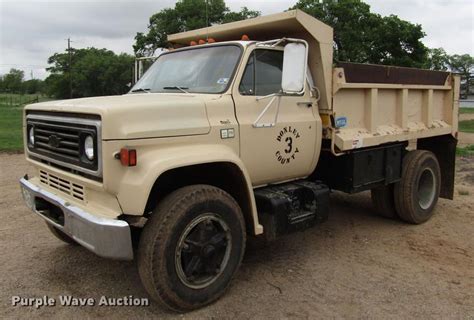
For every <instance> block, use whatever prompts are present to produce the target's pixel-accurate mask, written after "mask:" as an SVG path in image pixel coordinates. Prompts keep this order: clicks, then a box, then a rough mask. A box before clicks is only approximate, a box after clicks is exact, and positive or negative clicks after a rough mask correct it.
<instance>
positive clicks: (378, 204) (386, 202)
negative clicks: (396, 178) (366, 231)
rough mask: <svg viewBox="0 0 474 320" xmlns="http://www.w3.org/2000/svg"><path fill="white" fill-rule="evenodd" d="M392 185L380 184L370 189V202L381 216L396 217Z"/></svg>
mask: <svg viewBox="0 0 474 320" xmlns="http://www.w3.org/2000/svg"><path fill="white" fill-rule="evenodd" d="M393 188H394V186H393V184H389V185H387V186H380V187H377V188H374V189H372V190H371V195H372V203H373V204H374V207H375V211H376V212H377V214H379V215H380V216H382V217H385V218H390V219H394V218H397V217H398V215H397V210H396V208H395V199H394V190H393Z"/></svg>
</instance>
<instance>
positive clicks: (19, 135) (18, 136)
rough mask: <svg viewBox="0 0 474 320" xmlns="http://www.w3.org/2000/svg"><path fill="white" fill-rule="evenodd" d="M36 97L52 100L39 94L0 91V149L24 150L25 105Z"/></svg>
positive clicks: (41, 99)
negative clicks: (23, 120)
mask: <svg viewBox="0 0 474 320" xmlns="http://www.w3.org/2000/svg"><path fill="white" fill-rule="evenodd" d="M36 99H38V100H39V102H43V101H49V100H51V99H50V98H48V97H45V96H40V95H37V94H21V95H20V94H11V93H0V151H10V152H14V151H21V150H23V131H22V125H23V123H22V115H23V106H24V105H25V104H28V103H33V100H36Z"/></svg>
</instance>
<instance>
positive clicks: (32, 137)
mask: <svg viewBox="0 0 474 320" xmlns="http://www.w3.org/2000/svg"><path fill="white" fill-rule="evenodd" d="M28 141H29V142H30V144H31V145H34V144H35V127H31V128H30V130H29V131H28Z"/></svg>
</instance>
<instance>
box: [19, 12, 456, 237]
mask: <svg viewBox="0 0 474 320" xmlns="http://www.w3.org/2000/svg"><path fill="white" fill-rule="evenodd" d="M242 34H247V35H249V36H250V39H252V40H269V39H275V38H282V37H293V38H300V39H304V40H306V41H307V42H308V44H309V69H310V72H311V74H312V77H313V79H314V81H315V85H316V87H317V88H318V90H317V91H319V98H320V99H318V94H315V93H314V92H310V88H308V85H307V86H306V88H305V93H304V95H301V96H280V97H277V98H275V101H274V106H272V108H269V110H268V112H267V113H266V114H265V115H264V116H263V117H262V118H261V119H260V122H262V123H267V124H268V123H272V122H273V119H274V118H275V117H274V116H275V114H276V109H277V108H276V106H277V105H278V104H279V110H280V111H279V114H278V119H277V121H276V123H275V125H274V126H271V127H262V128H256V127H255V126H254V125H253V124H254V123H255V121H256V120H257V118H258V116H259V115H260V114H261V112H262V111H263V110H264V109H265V107H266V106H267V105H268V103H269V102H270V100H271V98H267V99H259V100H258V99H257V98H256V97H254V96H243V95H241V94H240V93H239V91H238V86H239V83H240V80H241V77H242V74H243V72H244V68H245V65H246V63H247V59H248V57H249V55H250V54H251V52H252V50H254V49H255V47H256V44H255V41H253V42H252V41H246V42H242V41H235V40H238V39H240V37H241V35H242ZM207 36H210V37H213V38H215V39H216V40H218V41H231V40H233V42H232V43H237V44H239V45H241V46H242V47H243V49H244V52H243V55H242V58H241V61H240V63H239V66H238V68H237V72H236V75H235V77H234V78H233V79H232V81H231V83H230V85H229V88H228V90H227V92H225V93H223V94H185V93H176V94H153V93H141V94H131V95H124V96H114V97H96V98H87V99H74V100H64V101H56V102H45V103H40V104H35V105H29V106H27V107H26V108H25V110H26V112H30V111H51V112H74V113H85V114H95V115H100V117H101V119H102V137H103V141H102V161H103V182H101V183H99V182H95V181H92V180H90V179H86V178H83V177H81V176H78V175H75V174H72V173H68V172H64V171H62V170H60V169H56V168H54V167H51V166H47V165H45V164H42V163H39V162H37V161H34V160H31V159H29V161H30V162H31V163H32V164H33V165H34V166H35V167H37V168H38V170H39V169H41V170H46V171H48V172H50V173H52V174H54V175H57V176H59V177H61V178H62V179H65V180H67V181H70V182H74V183H78V184H81V185H83V186H84V188H85V191H86V196H87V197H86V200H85V201H83V202H79V201H78V200H77V199H74V198H72V197H70V196H68V195H64V194H63V193H61V191H58V190H55V189H52V188H50V187H48V188H49V189H48V190H49V191H51V192H53V193H55V194H57V195H58V196H64V197H66V198H67V199H69V200H70V201H71V202H73V203H74V204H75V205H78V206H82V207H84V208H85V207H87V211H89V212H92V213H95V214H97V215H102V216H107V217H118V216H119V215H120V214H122V213H125V214H128V215H136V216H141V215H143V213H144V210H145V205H146V202H147V199H148V196H149V195H150V191H151V188H152V186H153V184H154V183H155V181H156V179H157V178H158V177H159V176H160V175H161V174H162V173H163V172H166V171H168V170H171V169H174V168H180V167H183V166H189V165H195V164H203V163H215V162H227V163H231V164H233V165H235V166H237V167H238V168H239V169H240V171H241V173H242V175H243V177H244V178H245V181H246V184H247V188H246V190H245V192H247V194H249V195H250V199H251V203H250V207H251V209H252V212H251V214H252V216H253V218H254V230H253V231H254V233H255V234H260V233H262V232H263V229H262V226H261V225H260V224H259V222H258V216H257V211H256V206H255V200H254V197H253V188H255V187H257V186H263V185H266V184H269V183H281V182H284V181H289V180H293V179H299V178H304V177H307V176H308V175H309V174H311V173H312V172H313V170H314V169H315V167H316V164H317V161H318V158H319V155H320V151H321V150H320V149H321V141H322V134H324V138H325V139H331V143H332V150H333V151H334V152H344V151H346V150H351V149H354V148H360V147H367V146H375V145H379V144H382V143H386V142H393V141H416V139H418V138H422V137H430V136H436V135H442V134H456V132H457V121H458V107H459V101H458V99H459V98H458V97H459V83H460V82H459V77H457V76H450V77H449V78H448V80H447V82H446V83H445V85H443V86H417V85H392V84H370V83H362V84H360V83H347V82H346V81H345V76H344V70H343V69H339V68H334V69H333V67H332V54H333V52H332V39H333V31H332V29H331V28H330V27H329V26H327V25H325V24H323V23H322V22H320V21H318V20H316V19H314V18H312V17H311V16H309V15H307V14H305V13H304V12H302V11H299V10H294V11H288V12H284V13H280V14H276V15H270V16H265V17H258V18H255V19H249V20H245V21H239V22H235V23H230V24H226V25H217V26H212V27H209V28H206V29H200V30H194V31H189V32H184V33H180V34H176V35H170V36H169V40H170V41H171V42H172V43H175V44H177V45H186V44H188V43H189V42H190V41H191V40H196V39H205V38H206V37H207ZM275 49H276V50H281V48H275ZM309 102H311V103H312V104H313V107H312V108H309V107H308V106H307V103H309ZM338 116H345V117H347V120H348V122H347V126H346V127H344V128H335V127H332V124H331V117H333V118H337V117H338ZM222 129H233V130H234V133H235V137H234V138H231V139H222V138H221V130H222ZM323 129H324V130H323ZM287 138H291V139H292V144H291V148H290V145H289V141H290V140H287ZM25 145H26V144H25ZM123 147H130V148H134V149H136V150H137V154H138V165H137V166H136V167H123V166H121V164H120V162H119V161H118V160H117V159H115V157H114V155H115V154H116V153H117V152H118V151H119V150H120V148H123ZM296 148H298V152H297V153H295V150H296ZM285 150H287V151H285ZM282 160H284V161H282ZM31 181H32V182H33V183H40V182H39V180H38V178H36V177H35V178H32V179H31Z"/></svg>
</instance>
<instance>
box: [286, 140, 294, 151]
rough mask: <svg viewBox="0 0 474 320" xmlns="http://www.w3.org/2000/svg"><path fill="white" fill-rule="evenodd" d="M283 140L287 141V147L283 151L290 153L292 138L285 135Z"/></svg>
mask: <svg viewBox="0 0 474 320" xmlns="http://www.w3.org/2000/svg"><path fill="white" fill-rule="evenodd" d="M285 142H286V143H288V148H286V149H285V153H291V151H292V150H293V139H292V138H291V137H287V138H286V139H285Z"/></svg>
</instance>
